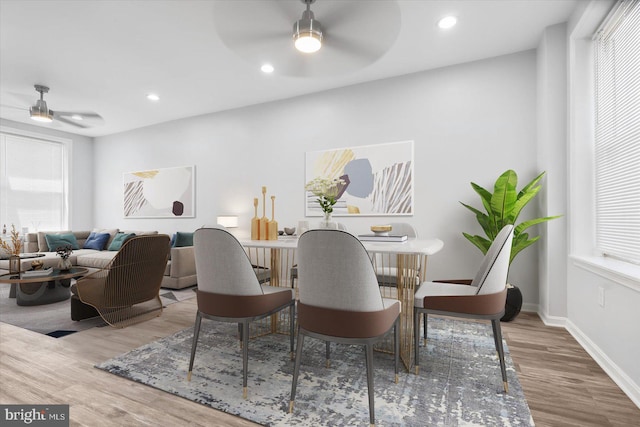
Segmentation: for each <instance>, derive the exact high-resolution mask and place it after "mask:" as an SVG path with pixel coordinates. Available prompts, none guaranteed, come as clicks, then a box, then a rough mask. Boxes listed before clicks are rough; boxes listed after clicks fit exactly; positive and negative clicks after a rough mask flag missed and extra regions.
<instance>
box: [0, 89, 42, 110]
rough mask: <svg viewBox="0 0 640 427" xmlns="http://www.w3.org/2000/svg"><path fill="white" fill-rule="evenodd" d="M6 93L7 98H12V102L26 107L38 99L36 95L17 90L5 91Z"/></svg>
mask: <svg viewBox="0 0 640 427" xmlns="http://www.w3.org/2000/svg"><path fill="white" fill-rule="evenodd" d="M6 94H7V95H8V98H13V103H15V104H19V105H24V106H25V107H26V108H27V109H28V108H29V107H30V106H32V105H33V104H35V103H36V100H37V99H38V97H37V95H26V94H24V93H17V92H6ZM6 101H9V99H6Z"/></svg>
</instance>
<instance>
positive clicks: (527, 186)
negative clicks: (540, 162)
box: [518, 172, 546, 198]
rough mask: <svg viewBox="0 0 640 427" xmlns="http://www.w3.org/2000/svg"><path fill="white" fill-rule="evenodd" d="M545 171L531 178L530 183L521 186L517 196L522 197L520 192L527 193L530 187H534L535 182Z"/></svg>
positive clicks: (536, 182)
mask: <svg viewBox="0 0 640 427" xmlns="http://www.w3.org/2000/svg"><path fill="white" fill-rule="evenodd" d="M545 173H546V172H542V173H541V174H540V175H538V176H536V177H535V178H533V179H532V180H531V182H530V183H528V184H527V185H525V186H524V187H522V190H520V193H519V194H518V198H520V197H522V194H524V193H528V192H529V191H531V188H532V187H534V186H535V185H536V184H538V182H539V181H540V180H541V179H542V177H543V176H544V174H545Z"/></svg>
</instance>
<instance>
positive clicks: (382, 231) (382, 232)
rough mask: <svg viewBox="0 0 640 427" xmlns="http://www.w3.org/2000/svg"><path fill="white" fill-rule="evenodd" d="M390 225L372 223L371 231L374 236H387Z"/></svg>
mask: <svg viewBox="0 0 640 427" xmlns="http://www.w3.org/2000/svg"><path fill="white" fill-rule="evenodd" d="M391 229H392V227H391V226H390V225H372V226H371V231H373V234H375V235H376V236H388V235H389V232H390V231H391Z"/></svg>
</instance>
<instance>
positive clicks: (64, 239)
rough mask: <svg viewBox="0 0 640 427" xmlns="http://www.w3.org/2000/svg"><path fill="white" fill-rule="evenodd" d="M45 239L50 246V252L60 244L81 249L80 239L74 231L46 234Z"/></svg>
mask: <svg viewBox="0 0 640 427" xmlns="http://www.w3.org/2000/svg"><path fill="white" fill-rule="evenodd" d="M44 238H45V240H46V241H47V246H48V247H49V252H55V250H56V249H57V248H59V247H60V246H71V249H74V250H75V249H80V246H78V241H77V240H76V236H75V235H74V234H73V233H67V234H45V235H44Z"/></svg>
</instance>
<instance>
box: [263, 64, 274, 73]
mask: <svg viewBox="0 0 640 427" xmlns="http://www.w3.org/2000/svg"><path fill="white" fill-rule="evenodd" d="M260 69H261V70H262V72H263V73H273V70H274V68H273V65H271V64H264V65H263V66H262V67H260Z"/></svg>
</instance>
